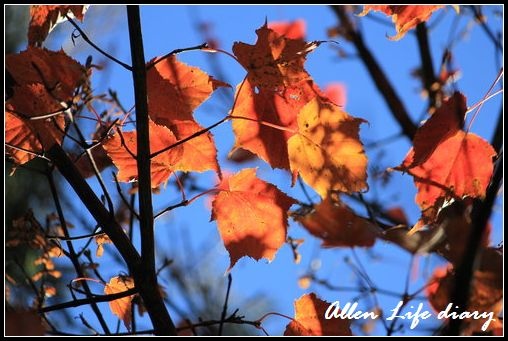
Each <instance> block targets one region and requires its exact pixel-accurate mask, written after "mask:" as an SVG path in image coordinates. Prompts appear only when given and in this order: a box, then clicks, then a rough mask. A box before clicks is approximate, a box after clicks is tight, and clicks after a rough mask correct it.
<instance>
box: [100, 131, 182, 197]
mask: <svg viewBox="0 0 508 341" xmlns="http://www.w3.org/2000/svg"><path fill="white" fill-rule="evenodd" d="M149 129H150V152H151V153H155V152H157V151H159V150H162V149H164V148H166V147H168V146H170V145H172V144H174V143H175V142H176V138H175V135H174V134H173V133H172V132H171V131H170V130H169V129H168V128H166V127H164V126H160V125H158V124H155V123H153V122H152V121H150V122H149ZM136 136H137V135H136V132H135V131H129V132H122V133H121V134H120V133H118V132H117V133H116V134H115V135H114V136H112V137H110V138H109V139H108V140H106V141H105V142H104V143H103V147H104V149H105V150H106V153H107V154H108V156H109V157H110V158H111V160H113V163H114V164H115V166H116V167H117V168H118V177H117V178H118V181H122V182H130V181H135V180H137V178H138V168H137V162H136V159H135V158H134V156H133V155H136V152H137V140H136ZM182 152H183V149H182V147H181V146H177V147H175V148H171V149H170V150H168V151H165V152H163V153H161V154H159V155H157V156H155V157H154V158H152V160H151V183H152V188H157V186H159V185H160V184H162V183H165V182H166V181H167V180H168V179H169V177H170V176H171V174H172V173H173V172H174V171H175V165H177V164H178V162H180V159H181V157H182ZM131 153H132V155H131Z"/></svg>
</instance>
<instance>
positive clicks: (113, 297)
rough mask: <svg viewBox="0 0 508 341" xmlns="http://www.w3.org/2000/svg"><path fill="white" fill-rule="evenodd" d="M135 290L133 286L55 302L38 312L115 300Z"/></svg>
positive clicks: (132, 293)
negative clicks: (122, 289) (103, 293)
mask: <svg viewBox="0 0 508 341" xmlns="http://www.w3.org/2000/svg"><path fill="white" fill-rule="evenodd" d="M137 292H138V291H137V289H135V288H134V289H129V290H126V291H122V292H117V293H114V294H109V295H95V296H92V297H89V298H82V299H79V300H74V301H69V302H64V303H59V304H55V305H50V306H47V307H42V308H40V309H39V313H49V312H50V311H56V310H62V309H66V308H75V307H79V306H82V305H85V304H96V303H99V302H110V301H114V300H117V299H119V298H123V297H127V296H130V295H134V294H136V293H137Z"/></svg>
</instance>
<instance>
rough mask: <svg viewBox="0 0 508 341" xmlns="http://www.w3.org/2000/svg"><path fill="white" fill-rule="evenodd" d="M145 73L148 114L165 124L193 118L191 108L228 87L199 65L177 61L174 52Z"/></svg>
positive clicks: (169, 124) (157, 121) (167, 125)
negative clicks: (198, 66) (220, 89)
mask: <svg viewBox="0 0 508 341" xmlns="http://www.w3.org/2000/svg"><path fill="white" fill-rule="evenodd" d="M156 59H157V58H155V59H153V60H152V61H151V62H149V63H148V64H150V63H152V62H153V61H154V60H156ZM146 76H147V89H148V107H149V112H150V117H151V118H152V120H154V122H156V123H158V124H163V125H165V126H166V127H170V126H171V125H172V124H173V121H174V120H193V117H192V113H193V111H194V110H195V109H196V108H197V107H198V106H199V105H200V104H201V103H203V102H204V101H205V100H206V99H207V98H208V97H209V96H210V95H211V93H212V92H213V91H215V90H216V89H217V88H219V87H229V85H228V84H226V83H223V82H221V81H218V80H216V79H214V78H213V77H212V76H209V75H207V74H206V73H205V72H203V71H201V70H200V69H199V68H197V67H193V66H189V65H187V64H184V63H182V62H180V61H178V60H177V59H176V57H175V56H170V57H167V58H165V59H164V60H163V61H161V62H159V63H157V64H156V65H155V66H154V67H152V68H150V69H149V70H148V72H147V75H146Z"/></svg>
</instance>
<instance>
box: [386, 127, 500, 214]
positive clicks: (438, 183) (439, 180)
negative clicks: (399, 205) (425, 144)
mask: <svg viewBox="0 0 508 341" xmlns="http://www.w3.org/2000/svg"><path fill="white" fill-rule="evenodd" d="M414 153H415V151H414V149H411V150H410V151H409V153H408V155H407V156H406V159H405V160H404V162H403V164H402V166H400V167H397V168H396V169H398V170H402V171H406V172H408V173H409V174H410V175H412V176H413V178H414V181H415V184H416V188H417V189H418V193H417V195H416V202H417V203H418V205H419V206H420V208H421V209H422V210H423V211H425V210H427V209H433V208H434V206H435V205H440V204H441V202H440V201H443V200H446V199H450V198H463V197H465V196H470V197H473V198H482V197H484V196H485V191H486V188H487V186H488V184H489V181H490V178H491V176H492V171H493V164H492V158H493V157H494V156H495V155H496V152H495V151H494V148H492V146H491V145H490V144H489V143H488V142H487V141H485V140H484V139H482V138H481V137H479V136H478V135H475V134H473V133H466V132H464V131H462V130H459V131H457V132H456V133H455V134H454V135H452V136H450V137H449V138H447V139H446V140H444V141H443V142H441V143H440V144H439V145H438V146H437V148H436V149H435V150H434V151H433V152H432V154H431V155H430V156H429V157H428V159H427V160H426V161H425V162H423V163H422V164H420V165H419V166H416V167H410V168H408V167H407V166H406V165H408V164H410V163H411V161H412V160H414V157H413V156H414ZM438 199H440V201H438ZM436 212H437V211H436ZM434 217H435V215H434V214H432V215H431V217H430V220H432V219H433V218H434Z"/></svg>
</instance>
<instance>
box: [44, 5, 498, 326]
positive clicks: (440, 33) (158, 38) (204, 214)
mask: <svg viewBox="0 0 508 341" xmlns="http://www.w3.org/2000/svg"><path fill="white" fill-rule="evenodd" d="M496 11H497V12H502V8H501V7H500V6H496V7H490V8H485V13H486V14H487V17H488V25H489V26H491V27H492V28H493V29H494V31H496V32H497V31H499V30H500V27H501V25H502V18H501V17H500V16H497V17H496V15H494V13H495V12H496ZM141 13H142V30H143V35H144V45H145V58H146V59H147V60H149V59H151V58H153V57H155V56H160V55H163V54H165V53H167V52H169V51H171V50H173V49H176V48H182V47H188V46H193V45H197V44H201V43H203V42H204V40H203V37H202V36H201V35H200V33H199V32H198V31H197V30H196V25H197V24H198V23H199V22H206V23H210V24H211V25H212V32H213V35H214V36H215V37H216V38H218V40H219V43H220V47H221V48H223V49H225V50H227V51H231V47H232V44H233V42H235V41H243V42H246V43H251V44H253V43H254V42H255V40H256V35H255V30H256V29H257V28H259V27H260V26H261V25H262V24H263V23H264V21H265V19H268V21H291V20H295V19H304V20H305V21H306V23H307V40H327V39H329V38H328V37H327V33H326V32H327V29H329V28H332V27H334V25H335V24H336V18H335V16H334V14H333V12H332V11H331V10H330V9H329V8H328V7H326V6H144V7H142V10H141ZM376 16H377V17H379V18H383V19H384V20H386V21H387V22H388V19H386V18H385V17H383V16H382V15H376ZM466 17H467V18H466ZM466 17H460V18H459V17H457V15H456V14H455V12H454V11H453V10H452V8H446V9H445V10H441V11H440V12H438V13H436V14H434V16H433V17H432V19H431V20H430V25H431V29H430V42H431V50H432V53H433V61H434V65H435V68H436V69H437V67H438V65H439V64H440V60H441V56H442V53H443V49H444V48H445V47H446V46H447V44H448V41H449V35H450V27H451V26H452V25H457V26H456V29H457V32H460V31H461V30H463V29H465V28H466V26H467V25H470V27H469V29H467V34H466V36H465V37H464V38H463V39H462V40H460V41H459V42H458V44H457V45H456V46H455V47H454V49H453V57H454V59H453V64H454V65H455V66H456V67H457V68H459V69H460V71H461V73H462V77H461V78H460V80H459V81H458V82H457V85H456V86H457V88H458V89H459V90H460V91H462V92H463V93H464V94H465V95H466V96H467V98H468V105H472V104H474V103H476V102H477V101H478V100H480V99H481V98H482V97H483V96H484V95H485V93H486V92H487V90H488V88H489V87H490V85H491V84H492V82H493V81H494V79H495V78H496V75H497V73H498V71H499V65H497V64H496V60H495V58H494V56H495V51H494V47H493V45H492V44H491V42H490V41H489V40H488V39H487V37H486V35H485V33H484V32H483V31H482V29H481V28H480V27H479V26H478V25H476V24H473V23H471V16H470V15H468V16H466ZM437 21H439V22H437ZM361 25H362V30H363V32H364V39H365V41H366V43H367V44H368V46H369V48H370V49H371V50H372V51H373V52H374V54H375V55H376V56H377V59H378V61H379V62H380V64H381V66H382V67H383V69H384V70H385V71H386V73H387V75H388V77H389V79H390V80H391V81H392V82H393V84H395V87H396V89H397V91H398V92H399V95H400V96H401V98H402V99H403V102H404V104H405V105H406V107H407V109H408V111H409V112H410V114H411V116H412V118H413V119H414V120H415V121H418V120H419V119H422V118H425V117H424V116H423V115H422V113H423V110H424V109H425V107H426V101H425V100H424V99H422V98H421V96H420V92H419V89H420V83H419V81H417V80H416V79H414V78H412V77H411V76H410V73H411V71H412V70H413V69H414V68H416V67H417V66H419V64H420V59H419V53H418V47H417V42H416V39H415V37H414V35H413V34H412V33H409V34H407V36H406V37H405V38H403V39H402V40H401V41H398V42H392V41H389V40H388V39H386V35H393V34H394V32H395V30H394V28H393V26H386V25H383V24H381V23H379V22H376V21H374V20H372V19H369V18H364V19H363V20H362V21H361ZM82 27H84V29H85V31H86V32H87V33H88V34H89V36H90V38H91V39H92V40H93V41H94V42H96V43H97V44H98V45H99V46H101V47H102V48H104V49H105V50H107V51H109V52H110V53H112V54H113V55H115V56H116V57H118V58H119V59H120V60H122V61H125V62H127V63H130V52H129V39H128V32H127V21H126V12H125V8H124V7H123V6H115V7H102V6H92V7H91V8H90V10H89V12H88V13H87V15H86V17H85V21H84V23H83V25H82ZM71 32H72V29H71V26H70V25H69V24H68V23H64V24H62V25H60V27H59V28H58V29H57V30H56V31H55V32H54V33H52V34H51V35H50V39H49V40H48V42H47V44H46V46H47V47H49V48H51V49H58V48H60V47H63V49H64V50H65V51H67V52H68V53H69V54H70V55H71V56H73V57H75V58H76V59H77V60H79V61H81V62H82V63H84V61H85V59H86V56H87V55H89V54H92V55H93V56H94V62H96V63H98V62H105V60H104V58H103V57H102V56H100V55H98V54H97V53H96V52H95V51H94V50H92V49H91V48H90V47H89V46H88V45H87V44H86V43H85V42H84V41H83V40H82V39H80V38H77V39H76V45H75V46H73V44H72V42H71V39H70V35H71ZM338 42H339V46H340V47H341V48H343V49H344V50H346V51H350V52H354V49H353V48H352V47H351V45H350V44H349V43H348V42H346V41H343V40H341V39H340V38H339V39H338ZM179 58H180V59H181V60H183V61H185V62H186V63H188V64H190V65H194V66H199V67H200V68H202V69H203V70H205V71H207V72H209V73H210V74H212V75H214V76H217V75H215V74H214V68H213V67H212V66H211V64H210V59H211V58H213V59H214V60H215V62H216V63H218V65H220V69H221V70H222V71H223V72H224V74H225V75H226V77H227V79H225V80H226V81H228V82H229V83H230V84H231V85H232V86H233V87H235V86H236V84H238V83H239V82H240V81H241V80H242V79H243V77H244V76H245V73H244V70H243V69H242V68H241V67H240V66H239V65H238V64H235V63H234V62H233V61H232V60H231V59H230V58H229V57H227V56H225V55H223V54H214V55H210V54H206V53H203V52H199V51H198V52H189V53H184V54H181V55H180V56H179ZM307 70H308V71H309V72H310V74H311V75H312V77H313V78H314V80H315V81H316V82H317V84H318V85H319V86H321V87H324V86H326V85H327V84H328V83H330V82H341V83H344V84H345V85H346V87H347V105H346V110H347V111H348V112H349V113H350V114H352V115H354V116H357V117H361V118H364V119H366V120H367V121H369V124H365V125H362V128H361V137H362V140H363V141H364V142H365V143H367V144H368V143H369V142H374V141H378V140H383V139H384V138H387V137H390V136H393V135H394V134H396V133H397V132H399V127H398V125H397V124H396V122H395V121H394V120H393V119H392V117H391V115H390V112H389V110H388V109H387V107H386V105H385V103H384V101H383V99H382V97H381V95H380V94H379V93H378V92H377V90H376V89H375V86H374V84H373V83H372V81H371V79H370V77H369V75H368V73H367V72H366V69H365V68H364V66H363V64H362V63H361V62H360V60H359V59H347V60H345V59H341V58H340V57H338V55H337V52H336V45H334V44H323V45H322V46H321V47H319V48H318V49H317V50H315V51H314V52H313V53H312V54H310V55H309V57H308V62H307ZM93 80H94V83H93V84H94V88H95V89H96V92H97V93H99V92H101V91H104V90H106V89H108V88H112V89H115V90H116V91H117V92H118V93H119V95H120V98H121V100H122V102H123V104H124V105H125V107H128V108H130V107H131V106H132V105H133V103H134V100H133V93H132V85H131V84H132V79H131V75H130V73H129V72H127V71H126V70H124V69H122V68H121V67H119V66H117V65H114V64H112V63H111V62H107V64H106V67H105V70H104V71H100V72H97V73H96V74H95V75H94V77H93ZM221 91H222V92H223V93H222V94H221V93H216V94H214V95H213V97H212V98H211V100H209V101H208V102H207V103H205V104H204V105H202V106H201V107H200V108H199V109H198V110H197V112H196V117H197V119H198V121H199V122H200V123H201V124H202V125H204V126H206V125H207V124H211V123H213V122H215V121H217V120H218V119H220V118H222V117H223V116H224V115H226V114H227V112H228V110H229V109H230V107H231V102H230V101H229V100H228V99H227V98H228V97H227V96H224V93H226V94H228V95H229V96H231V95H232V90H221ZM501 101H502V96H498V97H496V98H494V99H492V100H491V101H489V102H487V103H486V104H485V106H484V107H483V109H482V111H481V112H480V114H479V115H478V117H477V118H476V121H475V123H474V125H473V128H472V131H473V132H475V133H477V134H479V135H480V136H482V137H484V138H486V139H487V140H490V139H491V136H492V135H493V131H494V127H495V124H496V121H497V117H498V114H499V108H500V105H501ZM213 133H214V135H215V142H216V144H217V146H218V149H219V162H220V163H221V165H222V167H223V170H231V171H237V170H238V169H239V167H238V166H237V165H235V164H233V163H231V162H229V161H227V160H226V156H227V153H228V151H229V150H230V148H231V146H232V145H233V139H234V137H233V136H232V133H231V127H230V124H224V125H222V126H221V127H219V128H217V129H214V130H213ZM409 147H410V141H407V140H406V139H404V138H400V139H397V140H395V142H392V143H388V144H385V145H384V147H383V148H377V149H368V150H367V152H368V156H369V162H370V163H369V166H373V165H374V164H376V165H377V166H379V167H380V168H382V169H384V168H387V167H392V166H396V165H398V164H399V163H400V162H401V161H402V160H403V158H404V156H405V154H406V153H407V151H408V149H409ZM247 166H253V167H259V170H258V175H259V176H260V177H261V178H263V179H265V180H267V181H269V182H272V183H274V184H276V185H277V186H278V187H279V188H280V189H281V190H283V191H285V192H286V193H288V194H290V195H292V196H294V197H297V198H303V196H302V193H301V191H300V189H299V188H298V187H295V188H290V186H289V182H290V179H289V176H288V174H287V173H285V172H282V171H272V170H271V168H270V167H269V166H267V165H266V164H264V163H263V162H262V161H254V162H250V163H248V164H247ZM104 176H105V178H106V181H107V182H108V183H110V184H112V177H111V168H110V169H108V170H107V171H106V172H104ZM199 177H200V178H201V179H202V180H200V183H201V184H202V185H203V186H204V187H212V185H213V181H214V180H213V179H214V178H213V174H211V173H209V174H203V175H199ZM91 183H92V184H94V185H95V183H94V181H91ZM415 193H416V192H415V189H414V185H413V182H412V179H411V177H409V176H402V175H400V174H398V173H394V174H393V178H392V180H391V182H390V184H389V185H388V186H386V187H379V186H377V187H376V186H372V184H371V191H370V192H369V193H368V194H367V195H366V197H367V198H369V197H372V198H376V199H378V200H379V201H380V202H381V203H383V204H384V205H385V207H394V206H402V207H403V208H404V210H405V211H406V214H407V215H408V217H409V218H410V221H411V222H413V223H414V222H415V221H416V220H417V218H418V216H419V210H418V207H417V206H416V204H415V203H414V195H415ZM314 198H316V201H317V196H315V195H314ZM179 201H180V197H179V195H178V193H177V192H176V191H174V190H173V189H172V188H171V189H168V190H167V191H162V193H161V194H158V195H155V196H154V207H155V210H156V211H158V210H159V209H162V208H164V207H165V206H167V205H169V204H173V203H177V202H179ZM205 201H206V200H205V199H200V200H198V201H196V202H194V203H193V204H192V205H191V206H190V207H186V208H179V209H177V210H175V211H174V214H170V215H167V216H165V217H164V218H163V219H161V220H159V221H158V222H157V242H158V243H159V245H160V247H161V248H164V249H167V248H168V246H169V247H170V248H172V249H173V250H172V251H171V252H170V253H169V255H170V256H172V257H176V259H177V260H178V259H182V258H183V259H185V258H188V257H190V255H188V254H186V253H187V252H189V251H188V250H189V249H188V248H187V247H182V246H181V240H182V236H183V235H187V236H188V239H189V240H190V243H191V245H192V247H193V249H194V250H196V255H195V256H197V257H198V259H200V264H197V265H196V267H195V268H194V269H192V270H189V271H202V272H208V273H207V275H210V276H212V277H211V278H218V279H219V281H221V282H222V283H224V281H225V277H223V274H224V272H225V270H226V269H227V267H228V265H229V259H228V255H227V252H226V251H225V249H224V247H223V246H222V243H221V241H220V239H219V235H218V232H217V228H216V224H215V223H213V222H212V223H210V222H209V218H210V211H209V209H208V208H207V207H206V203H205ZM85 218H86V219H89V220H90V217H89V216H86V217H85ZM70 220H71V221H72V218H71V219H70ZM90 221H91V220H90ZM492 222H493V227H494V229H493V233H492V243H493V244H494V245H497V244H498V243H500V242H501V241H502V210H501V204H500V202H499V203H498V205H497V206H496V213H495V215H494V218H493V220H492ZM91 225H92V223H91ZM76 233H77V231H76ZM289 235H290V236H292V237H295V238H299V237H304V238H305V239H306V240H305V243H304V245H303V246H302V247H301V250H300V251H301V254H302V262H301V263H300V264H298V265H297V264H294V262H293V260H292V253H291V250H290V248H289V247H287V246H284V247H283V248H282V249H281V250H280V251H279V252H278V253H277V256H276V258H275V260H274V261H273V262H272V263H268V262H267V261H264V260H262V261H259V262H255V261H253V260H252V259H250V258H243V259H242V260H241V261H239V262H238V263H237V265H236V266H235V267H234V268H233V270H232V272H231V273H232V275H233V287H232V292H233V294H232V299H231V300H230V312H232V310H234V309H236V308H239V309H240V313H241V314H244V315H246V316H247V317H248V318H251V319H256V318H258V317H260V315H262V313H260V312H259V311H255V312H254V311H253V310H254V308H253V307H249V306H246V305H239V304H237V303H236V302H242V301H237V300H236V298H248V297H249V296H251V295H253V294H260V295H263V296H265V297H267V298H268V299H269V302H270V304H269V306H268V307H265V308H263V310H264V312H268V311H277V312H280V313H283V314H287V315H289V316H293V301H294V300H295V299H296V298H298V297H300V296H301V295H302V294H304V293H306V292H310V291H316V292H318V294H319V296H320V297H321V298H322V299H326V300H328V301H335V300H340V301H341V302H346V301H348V300H354V299H355V297H357V296H358V294H357V293H347V292H333V291H329V290H324V289H323V288H322V287H317V286H311V287H310V288H309V289H306V290H304V289H301V288H300V287H299V286H298V284H297V281H298V278H299V277H300V276H301V275H303V274H304V273H305V272H306V271H307V270H308V268H309V266H310V264H314V266H318V265H319V262H318V261H317V259H320V260H321V261H320V262H321V265H320V266H321V267H320V269H319V270H318V272H317V274H318V275H319V277H321V278H326V279H329V280H330V281H331V282H332V283H334V284H336V285H341V286H355V285H357V283H358V277H357V276H355V275H354V274H353V273H352V271H351V269H350V267H348V266H347V265H346V264H345V262H344V257H349V258H351V257H353V255H352V251H351V250H349V249H331V250H322V249H320V248H319V244H320V241H319V240H316V239H315V238H313V237H310V236H309V235H308V234H307V233H305V232H304V231H303V229H302V228H301V227H300V226H298V225H296V224H294V223H292V222H291V224H290V228H289ZM106 248H108V247H106ZM175 248H176V250H175ZM356 254H357V256H358V259H359V260H360V262H361V263H362V264H363V266H365V268H366V271H367V273H368V274H369V276H370V277H371V279H372V280H373V282H374V283H375V284H376V285H377V286H378V287H379V288H384V289H390V290H392V291H396V292H402V291H403V288H404V284H405V278H406V277H407V275H406V274H407V271H408V268H409V261H410V256H409V254H408V253H406V252H405V251H402V250H401V249H399V248H397V247H394V246H391V245H388V244H386V243H383V242H377V244H376V246H375V247H374V248H372V249H370V250H367V251H364V250H357V251H356ZM108 259H111V257H109V256H107V255H106V256H104V260H108ZM354 262H355V263H356V261H354ZM441 263H442V261H441V260H440V259H439V258H438V257H437V256H432V257H420V258H418V267H417V268H414V269H413V271H414V274H415V276H413V278H414V280H412V281H411V283H410V286H411V288H413V289H417V288H419V287H421V286H422V285H423V283H424V282H423V281H422V278H424V277H425V276H428V275H429V274H430V272H431V270H432V269H433V268H434V266H436V265H437V264H441ZM101 268H102V271H103V272H104V275H106V276H114V275H116V274H118V272H119V271H121V270H125V269H120V268H119V267H118V266H116V265H114V266H113V265H112V266H111V267H109V266H108V265H107V263H103V264H102V265H101ZM164 285H165V286H166V287H167V289H168V294H169V296H170V297H172V298H174V300H175V301H176V302H177V304H180V305H183V303H182V300H181V299H180V298H179V297H178V295H177V294H176V293H175V295H174V296H173V295H172V288H173V286H172V284H171V283H167V282H164ZM222 288H223V290H222V291H219V294H220V295H224V292H225V285H223V286H222ZM97 290H100V289H97ZM411 291H413V290H410V292H411ZM379 300H380V304H381V306H383V307H384V308H385V309H386V310H390V309H392V308H393V307H394V306H395V305H396V303H397V302H398V299H397V298H391V297H386V296H379ZM360 302H361V304H362V305H361V306H362V307H363V308H364V309H370V308H372V300H371V299H370V298H362V299H361V300H360ZM426 309H429V308H428V305H426ZM80 311H83V309H81V310H80V309H75V312H76V315H77V314H78V313H79V312H80ZM219 317H220V316H219V315H217V316H216V318H219ZM108 318H113V317H112V316H108ZM194 318H196V317H195V316H194ZM89 320H90V321H94V320H93V318H89ZM287 322H288V321H287V320H285V319H284V318H280V317H275V316H273V317H269V318H268V319H267V320H266V324H265V327H266V329H267V331H268V332H269V333H270V334H272V335H280V334H281V333H282V332H283V328H284V326H285V324H286V323H287ZM92 323H95V322H92ZM142 325H143V323H141V326H142ZM146 325H148V324H146ZM436 325H437V321H436V320H431V321H425V322H424V323H421V324H420V325H419V326H418V327H417V328H416V329H415V330H413V331H411V330H409V329H408V328H405V331H406V333H407V334H413V335H419V334H428V333H429V331H428V329H426V328H432V327H435V326H436ZM122 328H123V327H122ZM140 328H141V327H140ZM355 332H356V333H359V331H358V330H355ZM375 333H383V329H382V328H380V327H378V328H377V329H376V330H375Z"/></svg>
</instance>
